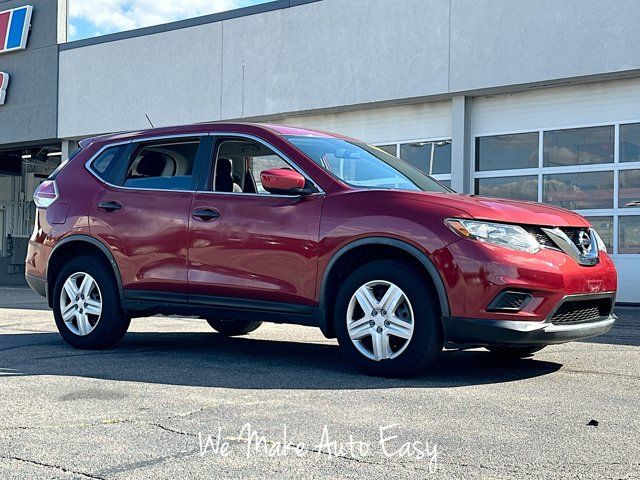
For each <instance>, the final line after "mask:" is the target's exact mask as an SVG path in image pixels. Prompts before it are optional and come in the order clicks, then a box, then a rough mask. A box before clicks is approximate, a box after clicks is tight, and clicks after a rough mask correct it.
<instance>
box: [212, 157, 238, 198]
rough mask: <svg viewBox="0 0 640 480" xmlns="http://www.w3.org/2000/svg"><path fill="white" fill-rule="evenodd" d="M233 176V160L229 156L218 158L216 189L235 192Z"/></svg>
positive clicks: (217, 190)
mask: <svg viewBox="0 0 640 480" xmlns="http://www.w3.org/2000/svg"><path fill="white" fill-rule="evenodd" d="M233 186H234V183H233V177H232V176H231V160H230V159H228V158H218V161H217V162H216V174H215V185H214V188H215V191H216V192H229V193H231V192H233V191H234V188H233Z"/></svg>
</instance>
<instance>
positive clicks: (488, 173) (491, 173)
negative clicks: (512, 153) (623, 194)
mask: <svg viewBox="0 0 640 480" xmlns="http://www.w3.org/2000/svg"><path fill="white" fill-rule="evenodd" d="M631 124H640V119H630V120H620V121H611V122H599V123H586V124H578V125H548V126H543V127H539V128H528V129H518V130H506V131H489V132H479V133H475V132H474V133H473V135H472V138H473V141H472V142H471V144H472V145H471V152H470V153H471V156H470V158H472V159H473V161H474V163H473V165H472V166H471V171H470V177H471V178H470V181H471V185H472V186H473V192H474V193H475V191H476V190H475V181H476V179H480V178H498V177H500V178H504V177H516V176H537V177H538V199H537V201H538V202H540V203H543V198H544V190H543V189H544V175H548V174H554V173H588V172H611V171H613V206H612V208H601V209H600V208H599V209H580V210H573V211H574V212H576V213H578V214H580V215H582V216H584V217H587V220H588V219H589V217H612V225H613V234H612V244H613V247H612V251H611V252H609V253H610V255H611V256H613V257H614V258H618V257H620V258H639V259H640V254H630V253H622V254H621V253H619V252H618V246H619V245H618V236H619V217H621V216H638V215H640V207H620V206H619V186H620V171H622V170H635V169H640V161H637V162H620V146H621V145H620V127H621V126H622V125H631ZM611 126H613V127H614V144H613V149H614V158H613V163H598V164H583V165H566V166H555V167H545V166H544V133H545V132H548V131H554V130H573V129H580V128H590V127H611ZM534 132H537V133H538V166H537V167H533V168H519V169H511V170H483V171H476V165H475V158H476V145H477V139H478V138H480V137H490V136H497V135H511V134H518V133H534Z"/></svg>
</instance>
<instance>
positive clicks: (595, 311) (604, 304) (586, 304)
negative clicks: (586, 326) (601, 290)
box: [551, 298, 612, 324]
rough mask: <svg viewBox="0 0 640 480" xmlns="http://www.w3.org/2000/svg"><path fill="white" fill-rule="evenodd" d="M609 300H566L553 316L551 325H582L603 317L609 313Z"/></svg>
mask: <svg viewBox="0 0 640 480" xmlns="http://www.w3.org/2000/svg"><path fill="white" fill-rule="evenodd" d="M611 309H612V304H611V299H610V298H598V299H593V300H567V301H565V302H564V303H563V304H562V305H560V307H559V308H558V310H556V312H555V313H554V314H553V317H552V318H551V323H556V324H558V323H560V324H567V323H583V322H589V321H593V320H595V319H597V318H598V317H605V316H608V315H609V314H610V313H611Z"/></svg>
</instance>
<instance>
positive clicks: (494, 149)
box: [476, 132, 539, 171]
mask: <svg viewBox="0 0 640 480" xmlns="http://www.w3.org/2000/svg"><path fill="white" fill-rule="evenodd" d="M538 138H539V135H538V132H532V133H517V134H514V135H497V136H495V137H480V138H477V139H476V170H477V171H483V170H511V169H513V168H537V167H538Z"/></svg>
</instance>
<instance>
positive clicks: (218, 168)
mask: <svg viewBox="0 0 640 480" xmlns="http://www.w3.org/2000/svg"><path fill="white" fill-rule="evenodd" d="M279 167H288V168H297V167H295V165H293V163H292V162H291V161H290V160H288V159H287V158H286V157H285V156H284V155H283V154H282V153H280V152H278V151H277V150H276V149H274V148H273V147H272V146H270V145H268V144H267V143H265V142H263V141H261V140H257V139H254V138H248V137H242V136H224V137H218V138H216V142H215V148H214V150H213V162H212V170H211V172H210V175H209V177H210V178H211V180H210V182H209V188H208V189H206V190H205V191H199V192H197V193H196V195H195V196H194V198H193V202H192V205H191V218H190V229H189V292H190V296H189V301H190V302H192V303H199V304H210V305H222V306H230V307H233V306H234V304H235V303H238V302H239V303H240V304H242V305H243V306H251V305H254V306H255V307H256V308H267V309H285V310H286V309H287V308H291V309H292V310H291V311H300V310H299V309H298V310H296V308H295V306H296V305H297V306H300V305H307V306H311V305H313V303H314V301H315V287H316V274H317V268H318V265H317V254H318V232H319V225H320V214H321V211H322V204H323V201H324V194H322V193H321V192H320V191H319V189H318V193H315V194H312V195H309V196H286V195H272V194H269V193H268V192H266V191H265V190H264V188H262V185H261V182H260V172H261V171H262V170H266V169H268V168H279ZM301 173H303V172H301ZM229 175H230V177H229ZM234 300H237V302H235V303H234ZM273 302H277V303H279V304H280V305H274V304H273ZM287 304H288V305H287ZM303 310H304V309H303Z"/></svg>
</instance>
